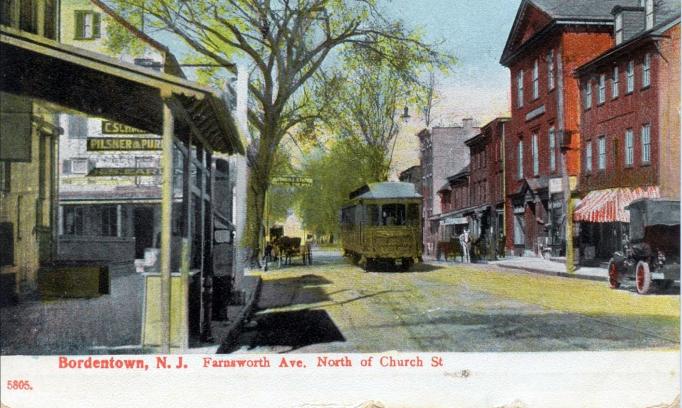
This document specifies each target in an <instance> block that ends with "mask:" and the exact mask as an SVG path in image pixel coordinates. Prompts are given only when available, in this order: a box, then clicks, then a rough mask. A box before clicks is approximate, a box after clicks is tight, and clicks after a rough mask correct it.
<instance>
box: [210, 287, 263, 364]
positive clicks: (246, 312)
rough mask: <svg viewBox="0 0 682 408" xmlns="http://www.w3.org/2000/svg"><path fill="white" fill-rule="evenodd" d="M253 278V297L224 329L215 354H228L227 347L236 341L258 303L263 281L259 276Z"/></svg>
mask: <svg viewBox="0 0 682 408" xmlns="http://www.w3.org/2000/svg"><path fill="white" fill-rule="evenodd" d="M253 278H254V279H256V288H255V290H254V291H253V295H252V296H250V297H249V298H248V299H247V301H246V302H245V305H244V307H243V308H242V309H241V310H240V311H239V314H238V315H237V318H236V319H234V320H233V321H232V322H231V323H230V325H229V326H227V328H226V329H225V334H224V335H223V338H222V339H221V340H220V346H218V351H217V353H228V350H229V347H230V346H231V345H232V344H233V343H234V342H235V341H236V340H237V337H238V336H239V334H240V333H241V329H242V326H243V325H244V321H245V320H246V319H247V318H248V317H249V316H251V314H252V312H253V308H254V307H255V305H256V302H257V301H258V298H260V291H261V286H262V284H263V280H262V279H261V278H260V276H254V277H253Z"/></svg>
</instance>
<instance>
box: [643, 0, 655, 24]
mask: <svg viewBox="0 0 682 408" xmlns="http://www.w3.org/2000/svg"><path fill="white" fill-rule="evenodd" d="M644 14H646V29H647V30H650V29H652V28H653V27H654V0H645V2H644Z"/></svg>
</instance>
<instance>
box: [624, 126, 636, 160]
mask: <svg viewBox="0 0 682 408" xmlns="http://www.w3.org/2000/svg"><path fill="white" fill-rule="evenodd" d="M634 139H635V137H634V134H633V133H632V129H627V130H626V131H625V166H632V164H633V163H634V161H635V160H634V159H635V141H634Z"/></svg>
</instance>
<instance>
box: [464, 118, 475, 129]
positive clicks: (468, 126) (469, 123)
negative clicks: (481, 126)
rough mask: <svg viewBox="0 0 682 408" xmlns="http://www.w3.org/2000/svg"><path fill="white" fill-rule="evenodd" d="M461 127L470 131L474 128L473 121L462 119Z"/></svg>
mask: <svg viewBox="0 0 682 408" xmlns="http://www.w3.org/2000/svg"><path fill="white" fill-rule="evenodd" d="M462 127H463V128H464V129H471V128H472V127H474V119H473V118H464V119H462Z"/></svg>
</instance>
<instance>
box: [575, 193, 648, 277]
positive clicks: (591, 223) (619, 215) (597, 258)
mask: <svg viewBox="0 0 682 408" xmlns="http://www.w3.org/2000/svg"><path fill="white" fill-rule="evenodd" d="M660 196H661V194H660V190H659V188H658V187H657V186H649V187H638V188H634V189H630V188H612V189H605V190H595V191H591V192H589V193H588V194H587V195H586V196H585V197H584V198H583V199H582V200H581V201H580V203H579V204H578V206H577V207H576V209H575V212H574V213H573V220H574V221H575V222H576V230H577V234H576V236H577V237H578V243H579V248H580V262H581V263H583V264H592V263H600V262H606V261H608V260H609V259H610V258H611V256H612V255H613V253H614V252H615V251H622V250H623V245H624V239H625V238H626V236H627V235H628V230H629V224H630V214H629V212H628V211H627V210H626V209H625V208H626V207H627V206H628V205H629V204H630V203H631V202H632V201H634V200H636V199H638V198H660Z"/></svg>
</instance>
